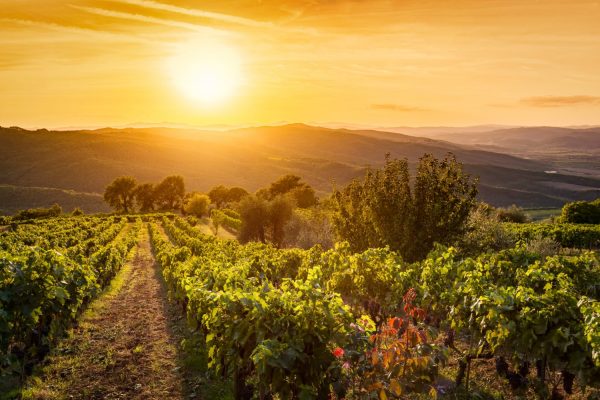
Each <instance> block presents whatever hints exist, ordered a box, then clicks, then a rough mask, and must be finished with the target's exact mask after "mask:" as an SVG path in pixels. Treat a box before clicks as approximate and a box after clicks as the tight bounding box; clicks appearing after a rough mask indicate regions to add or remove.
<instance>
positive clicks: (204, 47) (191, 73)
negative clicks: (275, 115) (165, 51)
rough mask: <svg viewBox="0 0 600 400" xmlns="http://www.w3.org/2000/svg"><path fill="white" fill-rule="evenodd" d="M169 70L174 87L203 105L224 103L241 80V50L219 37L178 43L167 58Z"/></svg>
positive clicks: (234, 92)
mask: <svg viewBox="0 0 600 400" xmlns="http://www.w3.org/2000/svg"><path fill="white" fill-rule="evenodd" d="M168 70H169V75H170V77H171V80H172V81H173V83H174V85H175V87H176V88H177V89H178V90H179V91H180V92H181V93H182V94H183V95H185V96H186V97H187V98H189V99H191V100H194V101H199V102H200V103H202V104H203V105H215V104H220V103H223V102H224V101H226V100H228V99H229V98H231V97H232V96H233V95H235V94H236V92H237V91H238V89H239V87H240V85H241V83H242V64H241V57H240V55H239V52H238V51H237V50H236V49H235V48H234V47H232V46H230V45H228V44H226V43H223V42H220V41H216V40H211V41H208V40H203V39H195V40H191V41H188V42H185V43H182V44H180V45H178V46H177V47H176V51H175V53H174V54H173V55H172V56H171V57H170V58H169V60H168Z"/></svg>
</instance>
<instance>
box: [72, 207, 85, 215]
mask: <svg viewBox="0 0 600 400" xmlns="http://www.w3.org/2000/svg"><path fill="white" fill-rule="evenodd" d="M83 214H84V213H83V210H82V209H81V208H79V207H75V209H74V210H73V211H72V212H71V215H72V216H74V217H79V216H82V215H83Z"/></svg>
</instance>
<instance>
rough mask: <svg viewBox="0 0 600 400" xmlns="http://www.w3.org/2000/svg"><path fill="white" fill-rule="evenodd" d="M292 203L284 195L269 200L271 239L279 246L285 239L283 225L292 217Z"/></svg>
mask: <svg viewBox="0 0 600 400" xmlns="http://www.w3.org/2000/svg"><path fill="white" fill-rule="evenodd" d="M293 210H294V204H293V202H292V200H291V199H290V198H288V197H285V196H277V197H276V198H274V199H273V200H271V201H270V202H269V225H270V228H271V241H272V242H273V244H274V245H275V246H277V247H281V246H282V245H283V242H284V240H285V230H284V228H285V225H286V224H287V223H288V222H289V220H290V219H291V218H292V212H293Z"/></svg>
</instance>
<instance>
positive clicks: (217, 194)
mask: <svg viewBox="0 0 600 400" xmlns="http://www.w3.org/2000/svg"><path fill="white" fill-rule="evenodd" d="M228 195H229V189H227V188H226V187H225V186H223V185H219V186H215V187H214V188H212V189H211V190H210V192H208V197H210V201H212V203H213V204H214V205H216V206H217V208H221V207H223V206H224V205H225V204H226V203H227V202H228V201H229V200H228Z"/></svg>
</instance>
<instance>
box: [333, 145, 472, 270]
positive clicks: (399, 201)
mask: <svg viewBox="0 0 600 400" xmlns="http://www.w3.org/2000/svg"><path fill="white" fill-rule="evenodd" d="M476 195H477V190H476V185H475V184H474V183H473V182H472V181H471V179H470V177H469V176H468V175H465V174H463V172H462V165H461V164H459V163H458V162H457V161H456V159H455V158H454V156H453V155H448V156H447V157H446V158H445V159H444V160H442V161H439V160H437V159H435V158H434V157H433V156H431V155H425V156H424V157H422V158H421V159H420V161H419V167H418V170H417V175H416V177H415V182H414V189H413V190H412V191H411V185H410V174H409V169H408V161H407V160H392V159H390V157H389V155H388V156H386V161H385V164H384V166H383V168H382V169H379V170H368V171H367V173H366V175H365V177H364V178H363V179H362V180H354V181H353V182H351V183H350V184H349V185H348V186H346V187H345V188H344V189H343V190H341V191H337V190H336V191H335V192H334V195H333V200H334V205H333V206H334V209H335V214H334V217H333V222H334V225H335V228H336V232H337V234H338V236H339V237H340V238H341V239H343V240H346V241H348V242H349V243H350V246H351V248H352V249H353V250H354V251H362V250H365V249H367V248H369V247H383V246H389V247H390V248H391V249H393V250H395V251H398V252H399V253H400V254H402V256H403V257H404V258H406V259H408V260H411V261H413V260H417V259H420V258H422V257H424V256H425V255H426V254H427V252H429V251H430V250H431V249H432V248H433V244H434V243H435V242H439V243H444V244H449V243H452V241H453V240H454V239H455V238H456V236H457V235H460V234H461V233H462V232H463V231H464V229H465V226H466V221H467V218H468V216H469V212H470V211H471V209H472V208H473V207H474V206H475V196H476Z"/></svg>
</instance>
